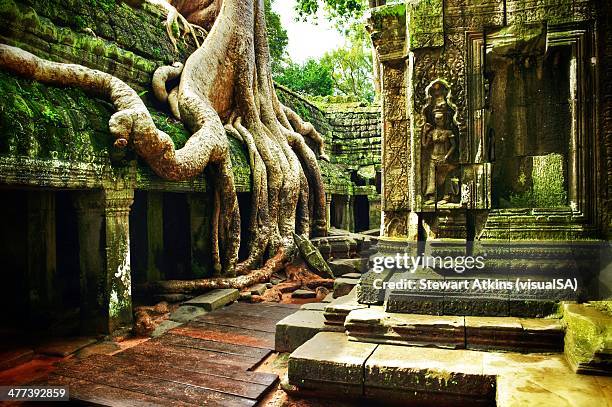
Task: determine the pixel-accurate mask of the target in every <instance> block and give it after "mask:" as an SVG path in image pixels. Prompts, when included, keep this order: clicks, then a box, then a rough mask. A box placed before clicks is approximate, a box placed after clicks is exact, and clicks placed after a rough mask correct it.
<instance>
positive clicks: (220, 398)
mask: <svg viewBox="0 0 612 407" xmlns="http://www.w3.org/2000/svg"><path fill="white" fill-rule="evenodd" d="M56 374H58V375H60V376H66V377H73V378H76V379H82V380H87V381H90V382H94V383H99V384H102V385H105V386H111V387H117V388H121V389H125V390H129V391H135V392H138V393H144V394H147V395H149V396H154V397H160V398H166V399H172V400H178V401H182V402H186V403H193V404H198V405H206V406H219V407H222V406H236V407H242V406H253V405H255V403H256V401H255V400H251V399H247V398H244V397H238V396H234V395H231V394H226V393H221V392H217V391H213V390H209V389H206V388H203V387H201V386H193V385H188V384H183V383H176V382H174V381H171V380H166V379H160V378H155V377H150V376H146V377H145V376H142V375H139V374H132V373H127V372H123V371H121V370H119V369H117V368H116V367H114V366H111V367H108V368H106V367H101V366H98V365H97V364H95V363H89V362H88V359H83V360H80V361H75V363H65V364H62V365H60V366H58V368H57V370H56Z"/></svg>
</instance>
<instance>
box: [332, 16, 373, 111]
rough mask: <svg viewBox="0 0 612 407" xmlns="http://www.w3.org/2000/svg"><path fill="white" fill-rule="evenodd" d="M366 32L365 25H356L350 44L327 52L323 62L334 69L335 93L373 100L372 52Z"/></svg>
mask: <svg viewBox="0 0 612 407" xmlns="http://www.w3.org/2000/svg"><path fill="white" fill-rule="evenodd" d="M364 33H365V29H363V26H361V25H358V26H355V27H354V29H353V31H352V33H351V36H350V45H348V46H347V47H343V48H338V49H336V50H333V51H330V52H327V53H326V54H325V55H324V56H323V58H322V59H321V63H322V64H324V65H326V66H329V67H330V69H331V71H332V79H333V81H334V90H335V92H334V94H337V95H345V96H355V97H357V98H358V99H362V100H367V101H368V102H372V101H373V100H374V84H373V79H372V52H371V49H370V48H369V47H368V46H367V45H368V43H367V42H366V39H365V35H364Z"/></svg>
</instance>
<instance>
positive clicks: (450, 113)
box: [421, 79, 459, 206]
mask: <svg viewBox="0 0 612 407" xmlns="http://www.w3.org/2000/svg"><path fill="white" fill-rule="evenodd" d="M425 93H426V95H427V101H428V102H427V104H426V105H425V107H424V108H423V110H422V117H423V118H424V123H423V125H422V126H421V145H422V149H421V154H422V157H421V170H422V172H421V174H422V176H421V180H422V184H423V185H422V189H423V195H424V197H425V205H426V206H429V205H433V204H434V203H435V204H437V205H445V204H447V203H456V202H458V201H459V179H458V177H456V176H455V175H456V174H455V173H456V171H455V170H456V169H457V167H458V160H457V153H458V138H459V126H458V123H457V108H456V106H455V104H454V103H453V101H452V96H451V89H450V85H449V84H448V82H446V81H445V80H443V79H436V80H434V81H433V82H431V83H430V84H429V85H428V86H427V88H426V91H425Z"/></svg>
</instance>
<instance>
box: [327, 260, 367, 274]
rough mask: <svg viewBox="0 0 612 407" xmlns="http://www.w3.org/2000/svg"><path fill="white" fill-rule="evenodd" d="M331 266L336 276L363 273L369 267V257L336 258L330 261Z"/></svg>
mask: <svg viewBox="0 0 612 407" xmlns="http://www.w3.org/2000/svg"><path fill="white" fill-rule="evenodd" d="M328 264H329V267H330V268H331V269H332V271H333V272H334V275H335V276H342V275H344V274H347V273H357V274H360V275H361V274H363V273H365V272H366V270H367V267H368V259H366V258H359V259H334V260H331V261H329V262H328Z"/></svg>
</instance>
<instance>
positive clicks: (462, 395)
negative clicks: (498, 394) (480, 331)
mask: <svg viewBox="0 0 612 407" xmlns="http://www.w3.org/2000/svg"><path fill="white" fill-rule="evenodd" d="M364 376H365V395H366V397H372V398H376V399H386V400H395V401H403V402H411V403H415V404H421V405H422V404H434V403H435V404H437V405H472V404H476V405H480V404H483V405H490V404H494V403H495V375H492V374H487V373H485V372H484V371H483V353H482V352H475V351H468V350H446V349H434V348H432V349H423V348H418V347H399V346H390V345H380V346H378V348H376V350H375V351H374V352H373V353H372V356H370V358H369V359H368V360H367V362H366V363H365V373H364Z"/></svg>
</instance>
